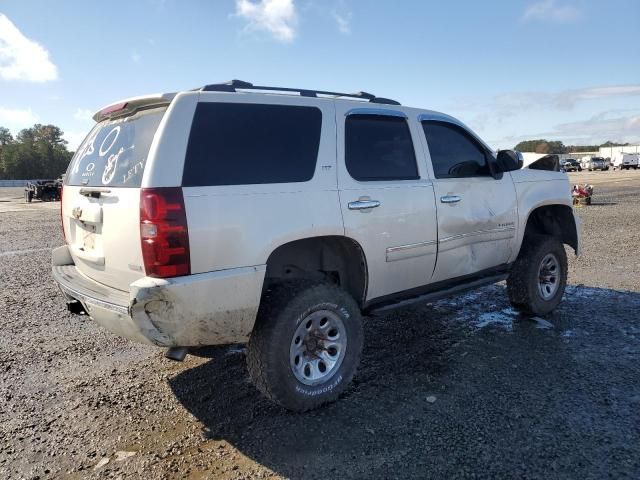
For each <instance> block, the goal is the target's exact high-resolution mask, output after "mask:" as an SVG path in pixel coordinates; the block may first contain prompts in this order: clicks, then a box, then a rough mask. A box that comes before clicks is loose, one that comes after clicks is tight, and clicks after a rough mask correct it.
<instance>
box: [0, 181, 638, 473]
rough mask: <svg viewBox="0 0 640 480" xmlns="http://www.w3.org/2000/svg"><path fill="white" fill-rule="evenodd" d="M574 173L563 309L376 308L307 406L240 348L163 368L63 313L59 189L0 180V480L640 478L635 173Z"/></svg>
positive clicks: (500, 302)
mask: <svg viewBox="0 0 640 480" xmlns="http://www.w3.org/2000/svg"><path fill="white" fill-rule="evenodd" d="M571 178H572V181H574V182H578V181H580V182H585V181H588V182H590V183H594V184H595V185H596V195H595V198H594V203H595V204H594V205H593V206H591V207H584V208H581V209H579V210H578V211H579V213H580V216H581V218H582V219H583V222H584V230H583V243H584V249H583V255H582V256H581V257H579V258H578V259H577V260H576V259H571V261H570V284H571V285H570V286H569V287H568V289H567V294H566V297H565V300H564V301H563V303H562V304H561V307H560V308H559V309H558V311H556V312H555V313H554V314H552V315H550V316H549V317H547V318H545V319H539V318H537V319H532V318H527V317H522V316H519V315H518V314H516V312H514V311H513V310H511V309H510V308H509V304H508V302H507V300H506V296H505V292H504V285H494V286H490V287H487V288H484V289H481V290H479V291H477V292H473V293H470V294H467V295H466V296H464V297H461V298H456V299H449V300H443V301H440V302H438V303H435V304H432V305H424V306H416V307H412V308H408V309H403V310H399V311H396V312H394V313H392V314H389V315H387V316H385V317H379V318H378V317H376V318H369V319H367V320H366V324H365V333H366V343H365V350H364V353H363V360H362V366H361V368H360V370H359V372H358V374H357V376H356V379H355V381H354V385H353V387H352V388H350V389H349V390H348V392H347V393H346V394H345V395H344V396H343V398H342V399H341V400H340V401H339V402H337V403H335V404H332V405H329V406H327V407H325V408H322V409H320V410H318V411H314V412H311V413H307V414H302V415H300V414H292V413H288V412H286V411H284V410H282V409H280V408H278V407H276V406H273V405H271V404H270V403H269V402H267V401H266V400H264V399H263V398H262V397H261V396H260V394H259V393H258V392H257V391H256V390H255V389H254V388H253V386H252V385H251V384H250V383H249V381H248V378H247V373H246V369H245V366H244V350H243V349H242V347H240V346H230V347H220V348H209V349H204V350H200V351H198V352H196V354H195V355H189V356H188V357H187V360H186V361H185V362H184V363H171V362H169V361H168V360H165V359H164V358H163V357H162V351H160V350H159V349H156V348H153V347H146V346H142V345H137V344H133V343H130V342H128V341H126V340H122V339H119V338H117V337H115V336H113V335H111V334H109V333H107V332H105V331H104V330H102V329H100V328H99V327H97V326H96V325H94V324H93V323H92V322H91V321H87V320H84V319H83V318H82V317H73V316H71V315H69V314H67V313H66V311H65V306H64V303H63V301H62V298H61V297H60V295H59V294H58V291H57V290H56V287H55V286H54V285H53V282H52V280H51V278H50V274H49V269H50V267H49V264H50V253H49V249H50V248H51V247H54V246H57V245H59V244H60V243H61V242H62V239H61V235H60V228H59V214H58V210H57V204H42V203H36V202H34V203H33V204H31V205H29V206H25V205H21V204H20V200H19V199H20V198H21V191H20V190H18V189H0V287H1V289H0V324H1V325H2V327H3V332H2V334H1V335H0V478H2V479H14V478H15V479H19V478H33V479H35V478H40V479H45V478H69V479H80V478H82V479H84V478H89V479H91V478H125V477H126V478H143V479H149V478H154V479H155V478H191V479H200V478H213V479H222V478H224V479H226V478H232V479H241V478H367V479H371V478H402V479H404V478H582V479H589V478H604V477H611V478H640V440H639V439H640V413H638V412H639V411H640V370H639V367H638V362H639V360H640V320H639V319H638V315H637V313H636V312H637V311H638V309H639V308H640V227H639V226H638V225H640V172H637V173H636V172H625V173H624V174H622V173H617V172H602V173H600V172H595V173H594V174H579V175H573V174H572V175H571ZM43 249H44V250H43Z"/></svg>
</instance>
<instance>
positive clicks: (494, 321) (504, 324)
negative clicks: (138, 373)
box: [471, 308, 518, 331]
mask: <svg viewBox="0 0 640 480" xmlns="http://www.w3.org/2000/svg"><path fill="white" fill-rule="evenodd" d="M517 316H518V313H517V312H516V311H515V310H513V309H512V308H505V309H502V310H500V311H498V312H487V313H483V314H481V315H480V316H479V317H477V318H476V319H475V320H472V322H471V324H472V325H473V326H474V327H475V328H477V329H481V328H485V327H488V326H492V327H498V328H502V329H504V330H507V331H511V330H513V320H514V319H515V318H516V317H517Z"/></svg>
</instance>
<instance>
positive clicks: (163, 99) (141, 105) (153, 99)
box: [92, 93, 176, 122]
mask: <svg viewBox="0 0 640 480" xmlns="http://www.w3.org/2000/svg"><path fill="white" fill-rule="evenodd" d="M175 96H176V94H175V93H155V94H152V95H144V96H142V97H131V98H127V99H125V100H120V101H119V102H115V103H112V104H110V105H107V106H105V107H102V108H101V109H100V110H98V111H97V112H96V113H95V114H94V115H93V117H92V118H93V119H94V120H95V121H96V122H101V121H102V120H106V119H109V118H117V117H126V116H129V115H132V114H134V113H135V112H137V111H138V110H143V109H147V108H154V107H161V106H164V105H169V104H170V103H171V100H173V98H174V97H175Z"/></svg>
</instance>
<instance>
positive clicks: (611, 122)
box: [490, 110, 640, 148]
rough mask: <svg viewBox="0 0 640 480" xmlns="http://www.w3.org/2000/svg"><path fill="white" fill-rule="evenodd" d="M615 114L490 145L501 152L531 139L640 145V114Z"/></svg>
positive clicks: (613, 112) (510, 136)
mask: <svg viewBox="0 0 640 480" xmlns="http://www.w3.org/2000/svg"><path fill="white" fill-rule="evenodd" d="M616 113H617V112H616V111H611V112H601V113H599V114H597V115H593V116H592V117H590V118H588V119H586V120H578V121H575V122H567V123H560V124H557V125H554V126H553V127H551V128H550V129H549V130H546V131H538V132H533V133H527V134H523V135H509V136H506V137H503V138H500V139H499V140H493V141H492V142H490V143H491V144H492V145H497V146H499V147H500V148H513V146H514V145H516V144H518V143H519V142H521V141H523V140H531V139H532V138H546V139H548V140H560V141H562V142H563V143H564V144H565V145H600V144H602V143H604V142H606V141H609V140H610V141H613V142H622V143H640V111H638V110H636V111H634V113H632V114H631V115H627V116H619V115H618V116H615V115H614V114H616Z"/></svg>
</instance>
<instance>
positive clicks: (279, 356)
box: [247, 280, 363, 412]
mask: <svg viewBox="0 0 640 480" xmlns="http://www.w3.org/2000/svg"><path fill="white" fill-rule="evenodd" d="M322 312H326V314H323V313H322ZM326 317H331V318H332V322H333V323H332V324H331V325H334V326H335V325H336V324H337V322H341V323H340V325H341V326H342V327H343V328H342V329H341V330H340V331H341V332H342V335H344V336H345V337H346V338H343V339H342V340H344V342H343V343H340V342H338V341H337V336H335V335H334V339H333V340H331V339H330V338H329V337H326V338H325V337H322V332H321V329H322V328H323V327H322V326H321V324H322V322H323V321H324V323H325V324H326V323H327V322H326V320H327V318H326ZM307 323H308V324H309V328H308V329H307V328H305V327H306V325H307ZM327 328H329V327H327ZM307 330H308V331H309V335H308V337H309V339H308V340H307V338H306V337H305V338H304V339H303V338H302V337H303V336H304V335H302V334H301V333H300V332H301V331H303V332H304V331H307ZM336 330H337V329H336ZM297 339H300V341H299V342H298V343H296V340H297ZM303 340H304V343H305V345H304V348H303V347H301V349H302V350H304V352H305V355H306V353H308V352H310V351H311V348H312V347H309V345H310V344H313V348H316V347H317V349H318V351H319V355H323V357H322V358H327V363H326V364H325V370H324V372H320V370H316V371H315V373H316V374H317V375H315V376H314V375H310V376H309V377H310V378H311V377H313V380H312V381H311V380H310V381H308V382H306V383H305V382H304V380H305V378H300V372H298V375H296V373H295V372H294V368H296V364H295V362H293V361H292V357H291V355H294V358H295V355H296V354H297V353H296V352H297V350H296V348H295V347H296V345H297V344H302V343H303ZM307 341H308V343H307ZM362 341H363V332H362V320H361V317H360V310H359V308H358V305H357V304H356V302H355V301H354V300H353V298H351V296H350V295H349V294H348V293H346V292H345V291H344V290H342V289H340V288H339V287H337V286H335V285H331V284H327V283H317V282H309V281H304V280H302V281H287V282H281V283H277V284H274V285H272V286H271V287H269V289H268V290H267V292H265V294H264V295H263V298H262V302H261V305H260V310H259V312H258V319H257V321H256V326H255V328H254V331H253V333H252V334H251V339H250V340H249V346H248V349H247V367H248V370H249V375H250V376H251V379H252V380H253V382H254V383H255V385H256V387H257V388H258V389H259V390H260V391H261V392H262V393H263V394H265V395H266V396H267V397H269V398H270V399H271V400H273V401H274V402H276V403H278V404H280V405H282V406H283V407H285V408H287V409H289V410H293V411H298V412H302V411H306V410H311V409H313V408H316V407H319V406H320V405H323V404H325V403H327V402H331V401H334V400H336V399H337V398H338V396H339V395H340V393H342V392H343V391H344V389H345V388H346V386H347V385H348V384H349V383H350V382H351V379H352V378H353V375H354V374H355V371H356V368H357V366H358V363H359V361H360V352H361V350H362ZM328 345H332V346H334V347H333V348H335V349H336V350H335V352H333V353H334V357H335V359H336V360H337V359H338V357H340V362H339V363H338V362H337V361H336V362H335V364H336V365H335V370H331V366H330V364H331V356H327V355H328V352H329V351H328V347H327V346H328ZM341 346H344V351H343V352H339V351H338V348H341ZM325 347H327V348H325ZM302 350H301V351H302ZM292 352H293V353H292ZM325 352H326V354H325ZM300 357H302V353H301V354H300ZM305 358H307V363H309V364H310V363H311V362H313V361H316V362H318V361H320V362H321V360H315V357H314V356H313V355H311V354H310V355H308V356H307V357H305ZM318 358H320V357H319V356H318ZM302 361H303V360H302V358H300V362H302ZM309 373H311V372H309ZM301 380H302V381H301ZM309 383H312V384H309Z"/></svg>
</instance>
